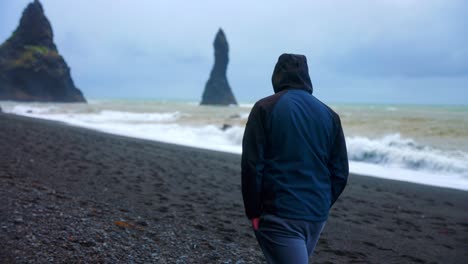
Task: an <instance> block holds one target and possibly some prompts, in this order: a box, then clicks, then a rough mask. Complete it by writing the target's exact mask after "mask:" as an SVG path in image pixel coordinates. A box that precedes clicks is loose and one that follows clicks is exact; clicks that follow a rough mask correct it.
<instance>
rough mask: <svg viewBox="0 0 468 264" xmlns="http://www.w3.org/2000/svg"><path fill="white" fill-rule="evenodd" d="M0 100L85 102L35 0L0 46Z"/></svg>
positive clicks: (48, 23) (40, 6)
mask: <svg viewBox="0 0 468 264" xmlns="http://www.w3.org/2000/svg"><path fill="white" fill-rule="evenodd" d="M0 100H13V101H39V102H86V100H85V98H84V97H83V94H82V93H81V91H80V90H78V88H76V87H75V84H74V83H73V80H72V78H71V76H70V68H69V67H68V65H67V63H66V62H65V60H64V59H63V57H62V56H61V55H60V54H59V52H58V50H57V47H56V45H55V43H54V40H53V32H52V27H51V25H50V22H49V20H48V19H47V17H46V16H45V15H44V10H43V8H42V5H41V3H40V2H39V1H38V0H35V1H34V2H32V3H30V4H29V5H28V6H27V7H26V9H24V11H23V15H22V17H21V20H20V23H19V26H18V27H17V28H16V30H15V31H14V32H13V34H12V35H11V37H10V38H9V39H7V40H6V41H5V43H3V44H2V45H1V46H0Z"/></svg>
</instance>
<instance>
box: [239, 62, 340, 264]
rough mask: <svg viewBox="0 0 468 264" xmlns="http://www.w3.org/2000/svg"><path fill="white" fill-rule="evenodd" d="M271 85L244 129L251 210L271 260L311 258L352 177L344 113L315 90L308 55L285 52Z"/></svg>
mask: <svg viewBox="0 0 468 264" xmlns="http://www.w3.org/2000/svg"><path fill="white" fill-rule="evenodd" d="M272 83H273V88H274V91H275V94H274V95H271V96H268V97H266V98H263V99H261V100H260V101H258V102H257V103H256V104H255V105H254V107H253V108H252V111H251V112H250V116H249V119H248V121H247V125H246V128H245V132H244V139H243V142H242V147H243V152H242V196H243V198H244V206H245V212H246V215H247V217H248V218H249V219H250V220H251V221H252V226H253V229H254V230H255V231H254V232H255V235H256V237H257V240H258V243H259V244H260V247H261V249H262V251H263V254H264V255H265V257H266V259H267V261H268V263H295V264H298V263H308V259H309V257H310V256H311V255H312V253H313V250H314V248H315V245H316V243H317V241H318V238H319V236H320V233H321V232H322V229H323V227H324V225H325V222H326V220H327V217H328V212H329V210H330V208H331V206H332V205H333V203H334V202H335V201H336V200H337V199H338V196H339V195H340V194H341V193H342V192H343V190H344V188H345V185H346V182H347V178H348V157H347V153H346V143H345V138H344V135H343V129H342V127H341V122H340V118H339V116H338V114H336V113H335V112H334V111H333V110H331V109H330V108H329V107H328V106H326V105H325V104H324V103H322V102H321V101H319V100H318V99H317V98H315V97H314V96H313V95H312V90H313V88H312V83H311V81H310V77H309V70H308V66H307V59H306V57H305V56H303V55H294V54H282V55H281V56H280V57H279V59H278V62H277V64H276V66H275V69H274V71H273V76H272Z"/></svg>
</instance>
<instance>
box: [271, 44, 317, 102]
mask: <svg viewBox="0 0 468 264" xmlns="http://www.w3.org/2000/svg"><path fill="white" fill-rule="evenodd" d="M271 82H272V84H273V90H274V91H275V93H278V92H281V91H283V90H285V89H302V90H306V91H307V92H309V93H312V92H313V87H312V82H311V81H310V77H309V67H308V66H307V58H306V57H305V56H304V55H297V54H286V53H284V54H281V56H279V58H278V62H277V63H276V66H275V69H274V70H273V76H272V77H271Z"/></svg>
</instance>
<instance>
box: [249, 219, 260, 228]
mask: <svg viewBox="0 0 468 264" xmlns="http://www.w3.org/2000/svg"><path fill="white" fill-rule="evenodd" d="M250 221H252V227H253V229H254V230H255V231H257V230H258V225H259V224H260V218H258V217H257V218H252V219H250Z"/></svg>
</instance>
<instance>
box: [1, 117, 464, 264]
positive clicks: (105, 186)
mask: <svg viewBox="0 0 468 264" xmlns="http://www.w3.org/2000/svg"><path fill="white" fill-rule="evenodd" d="M0 146H1V147H0V200H1V201H2V202H1V203H0V223H1V226H0V237H1V242H0V259H1V260H2V262H3V263H26V262H34V263H49V262H67V263H71V262H104V263H118V262H121V263H128V262H136V263H148V262H154V263H262V261H263V256H262V254H261V252H260V250H259V247H258V246H257V242H256V241H255V239H254V236H253V233H252V231H251V228H250V226H249V222H248V221H247V220H246V219H245V216H244V212H243V205H242V197H241V191H240V156H239V155H233V154H227V153H220V152H214V151H207V150H199V149H194V148H189V147H182V146H176V145H170V144H164V143H157V142H151V141H145V140H139V139H132V138H126V137H121V136H115V135H110V134H105V133H101V132H96V131H92V130H87V129H83V128H78V127H71V126H67V125H65V124H61V123H57V122H52V121H45V120H38V119H31V118H26V117H20V116H15V115H9V114H0ZM467 201H468V192H464V191H459V190H451V189H444V188H437V187H429V186H423V185H417V184H411V183H404V182H397V181H390V180H384V179H377V178H372V177H365V176H357V175H351V176H350V180H349V185H348V187H347V189H346V190H345V192H344V193H343V195H342V196H341V197H340V199H339V200H338V202H337V203H336V205H335V206H334V208H333V209H332V211H331V214H330V218H329V221H328V223H327V225H326V227H325V230H324V232H323V235H322V237H321V239H320V241H319V243H318V246H317V249H316V254H315V256H314V263H468V250H467V248H468V203H467Z"/></svg>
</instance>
